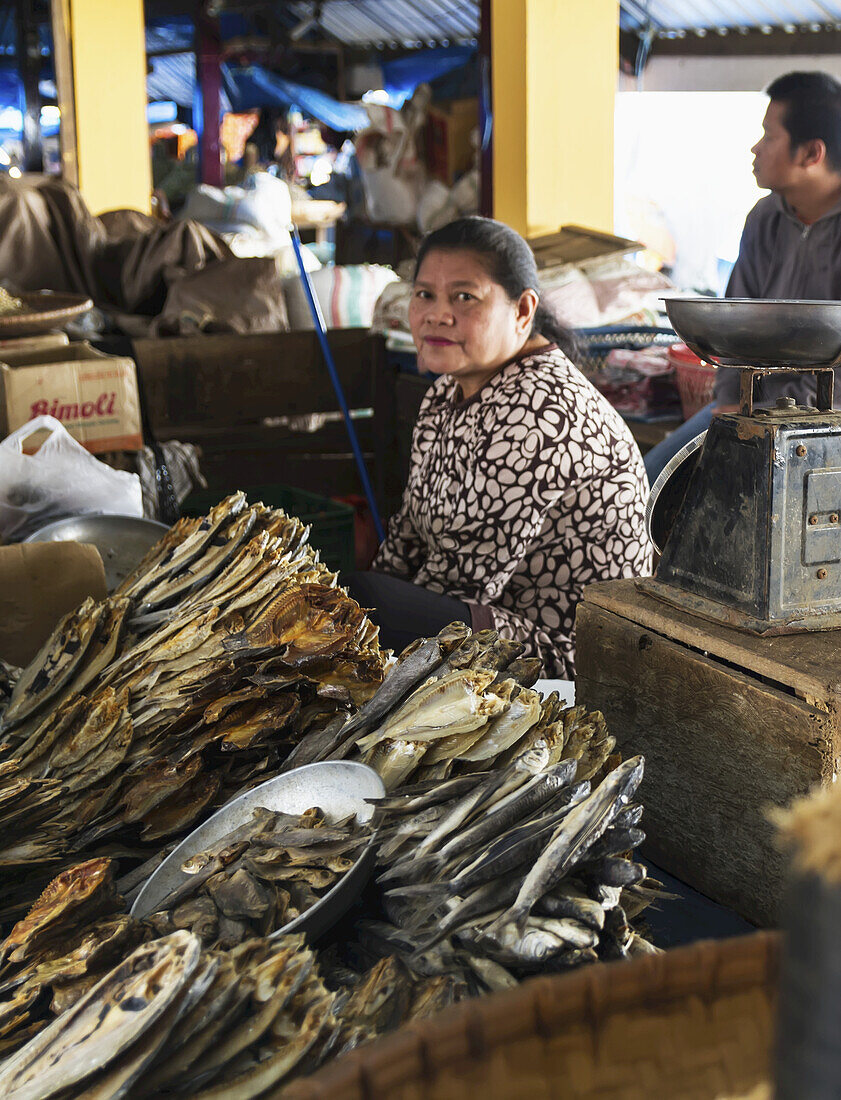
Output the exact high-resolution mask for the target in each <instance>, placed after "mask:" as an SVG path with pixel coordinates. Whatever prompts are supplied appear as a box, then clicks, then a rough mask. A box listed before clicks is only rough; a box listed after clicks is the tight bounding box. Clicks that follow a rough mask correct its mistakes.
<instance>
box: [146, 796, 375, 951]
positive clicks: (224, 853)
mask: <svg viewBox="0 0 841 1100" xmlns="http://www.w3.org/2000/svg"><path fill="white" fill-rule="evenodd" d="M371 835H372V834H371V828H370V826H368V825H360V824H357V821H356V817H355V815H352V816H351V817H350V818H348V819H346V820H343V821H337V822H335V823H334V824H332V825H328V824H327V823H326V821H325V817H324V814H323V812H322V811H321V810H319V809H318V808H316V807H313V808H312V809H310V810H307V811H306V812H305V813H303V814H283V813H280V812H278V811H273V810H267V809H265V808H262V807H259V808H257V809H256V810H255V811H254V814H253V816H252V818H251V820H250V821H249V822H247V823H246V824H245V825H241V826H239V827H238V828H237V829H234V830H232V831H231V832H229V833H227V834H226V835H225V836H223V837H221V838H220V839H219V840H218V841H217V842H216V843H215V844H214V845H213V846H212V847H211V848H209V849H207V850H206V851H203V852H198V853H196V854H195V855H193V856H191V857H190V858H189V859H187V860H186V861H185V862H184V863H183V864H182V867H181V870H182V871H183V872H184V873H185V874H186V875H187V876H188V877H187V880H186V881H185V882H184V883H183V884H182V885H180V886H178V887H176V889H175V890H173V891H172V892H171V893H170V894H169V895H167V897H165V898H164V899H163V901H161V902H160V904H159V905H158V906H156V911H155V913H154V914H153V915H152V916H151V917H148V918H147V919H146V923H147V924H148V925H150V926H151V927H152V928H153V929H154V931H155V933H156V934H158V935H165V934H167V933H170V932H174V931H175V930H176V929H189V930H190V931H191V932H193V933H194V934H195V935H197V936H198V937H199V939H200V940H201V941H202V944H203V945H204V946H205V947H221V948H230V947H235V946H236V945H237V944H240V943H242V941H243V940H245V939H246V938H248V937H250V936H267V935H268V934H269V933H270V932H274V931H276V930H277V929H279V928H282V927H283V926H284V925H286V924H288V923H289V922H290V921H292V920H294V919H295V918H296V917H298V916H300V915H301V914H302V913H303V912H305V911H306V910H307V909H310V908H311V907H312V906H313V905H315V904H317V902H318V901H320V900H321V898H322V897H323V896H324V894H325V893H326V892H327V891H328V890H330V889H331V887H333V886H334V885H335V884H336V883H337V882H338V880H339V879H340V878H341V876H342V875H344V874H346V873H347V872H348V871H349V870H350V869H351V868H352V867H353V865H354V863H355V861H356V859H357V858H358V856H359V854H360V853H361V850H362V849H363V848H364V847H365V845H366V844H368V842H369V841H370V839H371Z"/></svg>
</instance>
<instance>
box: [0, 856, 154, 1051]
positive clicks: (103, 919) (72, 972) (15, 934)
mask: <svg viewBox="0 0 841 1100" xmlns="http://www.w3.org/2000/svg"><path fill="white" fill-rule="evenodd" d="M123 908H124V906H123V901H122V898H120V897H119V895H118V894H117V891H116V889H115V887H114V879H113V874H112V865H111V861H110V860H107V859H96V860H90V861H89V862H87V863H82V864H79V865H78V866H76V867H73V868H72V869H70V870H69V871H64V872H62V874H60V875H59V876H58V877H57V878H55V879H54V880H53V881H52V882H51V883H50V884H49V886H48V887H47V889H46V890H45V891H44V893H43V894H42V895H41V897H40V898H39V899H38V901H37V902H36V903H35V905H34V906H33V907H32V909H31V910H30V912H29V913H28V914H27V915H26V917H25V919H24V920H22V921H19V922H18V923H17V924H16V925H15V926H14V928H13V929H12V931H11V932H10V934H9V936H8V937H7V939H6V940H5V942H4V943H3V945H2V948H0V1056H5V1055H7V1054H9V1053H11V1052H12V1051H14V1050H16V1049H17V1048H18V1047H19V1046H21V1045H22V1044H23V1043H25V1042H27V1041H28V1039H29V1038H31V1037H32V1036H33V1035H35V1034H37V1032H39V1031H41V1030H42V1029H43V1028H44V1027H45V1026H46V1025H47V1023H48V1022H49V1021H50V1019H51V1018H52V1017H53V1016H58V1015H60V1014H61V1013H62V1012H64V1011H65V1010H66V1009H67V1008H69V1007H70V1006H71V1005H72V1004H74V1003H75V1002H76V1001H77V1000H78V999H79V997H81V996H82V995H83V994H84V993H87V992H88V990H89V989H90V988H91V987H92V986H93V985H94V984H95V983H96V982H98V981H99V979H100V978H101V977H102V976H103V974H105V973H106V972H107V971H108V970H110V969H111V968H112V967H113V966H114V965H115V964H116V963H117V962H119V961H120V960H121V959H123V958H124V957H125V956H126V955H127V954H129V953H130V952H131V951H132V950H133V949H134V948H135V947H136V946H137V945H138V944H139V943H141V942H142V941H143V940H144V939H146V938H147V937H148V935H149V933H148V932H147V930H146V929H145V928H144V927H143V926H142V925H141V924H140V923H139V922H138V921H135V920H132V918H131V917H129V916H127V915H126V914H125V913H124V912H122V910H123Z"/></svg>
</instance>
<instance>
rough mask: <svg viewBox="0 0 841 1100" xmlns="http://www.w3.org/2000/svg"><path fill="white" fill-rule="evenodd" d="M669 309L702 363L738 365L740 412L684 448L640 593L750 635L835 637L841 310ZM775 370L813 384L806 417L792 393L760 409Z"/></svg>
mask: <svg viewBox="0 0 841 1100" xmlns="http://www.w3.org/2000/svg"><path fill="white" fill-rule="evenodd" d="M665 302H666V311H667V313H668V315H669V319H670V321H671V322H672V325H673V327H674V329H675V331H676V332H677V334H678V336H679V337H680V338H681V339H682V340H684V342H685V343H686V344H687V345H688V346H689V347H690V348H692V350H693V351H694V352H695V353H696V354H698V355H699V356H700V357H701V358H703V359H706V360H707V361H712V362H715V363H716V364H719V365H722V366H735V367H738V368H740V370H741V385H740V404H739V412H738V413H737V414H727V415H721V416H715V417H713V419H712V423H711V425H710V427H709V429H708V431H707V433H706V438H705V439H704V440H703V443H702V445H698V444H697V442H696V441H693V444H695V445H694V446H693V444H690V445H689V447H688V448H684V453H682V458H681V456H680V455H679V456H676V460H678V461H677V466H676V467H675V468H674V469H673V470H671V471H670V472H669V475H668V476H667V477H666V479H665V482H664V483H663V484H661V479H658V482H657V483H655V487H654V488H655V492H653V493H652V499H653V501H654V503H655V506H656V500H657V498H658V497H659V496H660V495H662V494H663V491H664V489H665V485H666V483H668V481H669V480H670V478H671V477H672V476H674V478H676V479H677V481H679V482H680V481H682V482H683V484H685V492H683V495H682V500H680V501H679V503H676V502H674V501H673V502H672V505H671V510H672V511H673V513H674V514H673V518H672V516H671V515H670V517H669V519H670V523H669V527H670V529H669V531H668V535H667V537H666V539H665V543H664V545H663V547H662V555H661V558H660V561H659V564H658V566H657V569H656V572H655V575H654V577H652V578H644V579H640V580H638V581H637V586H638V588H639V589H640V590H642V591H644V592H646V593H649V594H650V595H653V596H656V597H657V598H658V599H660V600H663V601H666V602H667V603H669V604H671V605H672V606H674V607H676V608H678V609H680V610H683V611H686V612H689V613H691V614H694V615H699V616H701V617H703V618H705V619H708V620H711V621H713V622H721V623H725V624H727V625H729V626H734V627H737V628H738V629H740V630H745V631H749V632H751V633H755V634H791V633H796V632H799V631H812V630H830V629H836V628H838V627H841V412H836V411H834V410H833V389H834V381H835V371H834V368H835V367H836V366H837V365H838V364H839V363H841V302H806V301H772V300H751V299H726V298H721V299H704V298H672V299H665ZM782 373H789V374H790V373H808V374H812V375H814V377H815V380H816V395H815V407H814V408H813V407H811V406H801V405H797V404H796V403H795V400H794V398H791V397H782V398H780V399H779V400H778V401H777V404H776V406H775V407H773V408H768V409H764V408H763V409H755V408H754V382H755V381H756V379H757V378H761V377H763V376H772V375H778V374H782ZM690 457H691V458H692V461H694V463H695V465H694V469H692V470H691V473H690V474H689V475H688V477H687V474H686V468H685V462H684V461H683V460H684V459H688V458H690ZM678 471H682V472H680V473H678ZM650 510H651V509H650Z"/></svg>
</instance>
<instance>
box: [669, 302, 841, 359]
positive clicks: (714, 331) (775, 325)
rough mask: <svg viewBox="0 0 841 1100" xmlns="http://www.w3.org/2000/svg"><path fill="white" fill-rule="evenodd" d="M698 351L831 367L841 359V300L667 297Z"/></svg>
mask: <svg viewBox="0 0 841 1100" xmlns="http://www.w3.org/2000/svg"><path fill="white" fill-rule="evenodd" d="M662 301H663V302H665V305H666V313H667V314H668V315H669V320H670V321H671V323H672V327H673V328H674V330H675V332H676V333H677V334H678V336H679V337H680V338H681V340H683V342H684V343H685V344H686V345H687V346H688V347H690V348H691V349H692V350H693V351H694V352H695V354H696V355H698V356H700V357H701V359H706V360H707V361H708V362H714V363H721V364H722V365H723V366H728V367H739V366H751V367H779V368H786V367H788V368H791V367H812V368H816V367H831V366H834V365H835V364H836V363H837V362H838V360H839V359H841V302H819V301H784V300H782V299H777V298H663V299H662Z"/></svg>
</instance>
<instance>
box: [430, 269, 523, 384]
mask: <svg viewBox="0 0 841 1100" xmlns="http://www.w3.org/2000/svg"><path fill="white" fill-rule="evenodd" d="M537 301H538V299H537V294H536V293H535V292H534V291H533V290H526V291H524V292H523V294H522V295H521V296H520V300H519V301H518V302H512V301H511V299H510V298H509V297H508V295H507V294H506V293H505V291H504V290H503V289H502V287H501V286H500V285H499V283H495V282H494V281H493V279H492V278H491V277H490V275H489V274H488V273H487V271H486V270H485V267H484V265H483V264H482V262H481V261H480V259H479V258H478V256H477V255H476V254H475V253H474V252H469V251H467V250H465V251H454V250H450V249H440V250H433V251H431V252H428V253H427V255H426V256H425V257H424V260H423V263H422V264H421V267H420V271H418V277H417V279H416V280H415V285H414V291H413V294H412V301H411V305H410V306H409V323H410V325H411V328H412V337H413V339H414V341H415V346H416V347H417V349H418V366H419V368H420V369H421V370H426V371H432V372H433V373H434V374H452V375H454V376H455V377H456V378H458V379H459V381H460V382H461V385H462V391H463V393H464V395H465V396H466V397H469V396H470V395H471V393H474V392H476V390H478V389H479V388H480V386H481V385H482V384H483V383H484V381H485V380H486V379H487V378H489V377H491V376H492V375H493V374H494V373H495V372H496V371H497V370H498V369H499V367H501V366H502V365H503V363H505V362H507V361H508V360H509V359H511V358H513V357H514V356H515V355H517V353H518V352H519V351H521V349H522V348H523V346H524V345H525V343H526V341H527V340H528V338H529V334H530V333H531V327H532V322H533V320H534V311H535V309H536V308H537Z"/></svg>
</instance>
